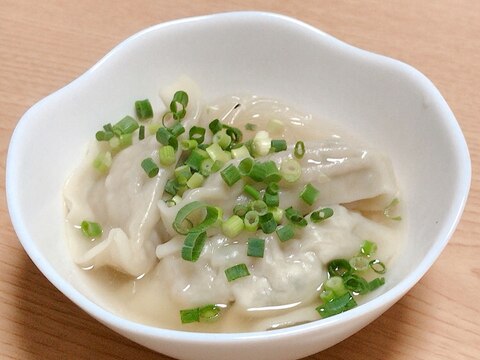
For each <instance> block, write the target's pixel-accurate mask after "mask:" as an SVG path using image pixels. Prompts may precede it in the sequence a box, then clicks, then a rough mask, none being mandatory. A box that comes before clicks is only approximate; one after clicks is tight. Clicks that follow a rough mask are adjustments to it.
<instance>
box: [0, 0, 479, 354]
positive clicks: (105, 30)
mask: <svg viewBox="0 0 480 360" xmlns="http://www.w3.org/2000/svg"><path fill="white" fill-rule="evenodd" d="M247 9H255V10H266V11H274V12H279V13H283V14H286V15H290V16H293V17H297V18H299V19H300V20H303V21H305V22H307V23H310V24H312V25H314V26H316V27H318V28H320V29H322V30H324V31H326V32H327V33H330V34H332V35H333V36H335V37H337V38H339V39H341V40H344V41H346V42H348V43H351V44H353V45H355V46H358V47H361V48H364V49H367V50H371V51H373V52H376V53H381V54H385V55H387V56H391V57H394V58H397V59H400V60H402V61H404V62H406V63H408V64H411V65H413V66H414V67H416V68H417V69H419V70H420V71H422V72H423V73H424V74H425V75H427V76H428V77H429V78H430V79H431V80H432V81H433V82H434V83H435V84H436V86H437V87H438V88H439V89H440V91H441V93H442V94H443V96H444V97H445V99H446V100H447V102H448V103H449V105H450V107H451V108H452V110H453V112H454V113H455V115H456V117H457V119H458V121H459V123H460V125H461V127H462V129H463V131H464V133H465V136H466V138H467V142H468V145H469V148H470V151H471V158H472V165H473V180H472V188H471V193H470V198H469V201H468V203H467V206H466V209H465V213H464V216H463V219H462V221H461V222H460V224H459V226H458V229H457V231H456V232H455V234H454V236H453V238H452V239H451V241H450V243H449V245H448V246H447V248H446V249H445V251H444V252H443V253H442V255H441V256H440V258H439V259H438V261H437V262H436V263H435V265H434V266H433V267H432V268H431V270H430V271H429V272H428V273H427V274H426V276H425V277H424V278H423V279H422V280H421V281H420V283H419V284H418V285H417V286H415V287H414V288H413V289H412V290H411V291H410V292H409V293H408V295H406V296H405V297H404V298H403V299H402V300H401V301H400V302H398V303H397V304H396V305H395V306H393V307H392V308H391V309H390V310H389V311H387V312H386V313H385V314H384V315H383V316H381V317H380V318H379V319H378V320H376V321H375V322H373V323H372V324H371V325H369V326H367V327H366V328H365V329H363V330H361V331H360V332H358V333H357V334H356V335H354V336H352V337H351V338H349V339H347V340H345V341H343V342H342V343H340V344H338V345H336V346H334V347H332V348H330V349H328V350H326V351H324V352H322V353H319V354H316V355H313V356H311V357H309V358H308V359H369V360H371V359H453V358H455V359H480V322H479V318H480V312H479V310H478V305H477V302H478V299H479V298H480V262H479V260H478V259H479V257H480V256H479V255H480V242H479V239H480V236H479V235H480V220H479V219H480V217H479V215H480V182H479V173H478V171H479V170H478V169H479V162H480V159H479V156H480V148H479V141H478V138H479V135H480V121H479V114H480V100H479V99H480V97H479V96H478V93H479V91H480V1H476V0H458V1H454V0H435V1H418V0H404V1H380V0H379V1H371V0H370V1H333V0H332V1H311V0H304V1H301V2H295V1H282V2H281V1H254V0H244V1H205V0H202V1H191V0H190V1H185V0H177V1H175V2H172V1H163V0H162V1H156V0H152V1H128V2H126V1H120V0H117V1H113V0H112V1H96V0H86V1H67V0H65V1H52V0H50V1H42V2H39V1H33V0H28V1H15V0H12V1H11V0H0V155H1V158H2V162H1V167H0V175H1V176H0V179H1V180H0V186H1V188H2V191H1V192H0V198H1V208H0V239H1V240H0V274H1V282H0V358H2V359H39V358H43V359H48V360H50V359H129V360H130V359H140V358H141V359H167V357H166V356H163V355H159V354H155V353H153V352H151V351H149V350H147V349H145V348H143V347H141V346H139V345H136V344H134V343H132V342H130V341H128V340H126V339H124V338H122V337H121V336H119V335H117V334H116V333H114V332H112V331H111V330H109V329H107V328H106V327H104V326H103V325H101V324H99V323H98V322H97V321H95V320H93V319H92V318H91V317H89V316H88V315H86V314H85V313H84V312H82V311H81V310H79V309H78V308H77V307H76V306H75V305H73V304H72V303H71V302H70V301H69V300H68V299H67V298H65V297H64V296H63V295H62V294H61V293H60V292H59V291H58V290H56V289H55V288H54V287H53V286H52V285H51V284H50V283H49V282H48V281H47V280H46V279H45V277H43V275H42V274H41V273H40V272H39V271H38V270H37V268H36V267H35V266H34V265H33V263H32V262H31V261H30V259H29V258H28V256H27V255H26V254H25V252H24V251H23V249H22V248H21V246H20V243H19V242H18V239H17V237H16V234H15V233H14V231H13V229H12V226H11V223H10V218H9V215H8V211H7V206H6V201H5V191H4V189H5V181H4V179H5V157H6V152H7V147H8V142H9V139H10V136H11V133H12V131H13V128H14V127H15V125H16V123H17V121H18V119H19V118H20V117H21V115H22V114H23V113H24V112H25V111H26V110H27V109H28V108H29V107H30V106H31V105H33V104H34V103H35V102H36V101H38V100H40V99H41V98H43V97H44V96H46V95H48V94H49V93H51V92H53V91H55V90H57V89H58V88H60V87H62V86H64V85H65V84H67V83H69V82H70V81H72V80H73V79H75V78H76V77H77V76H79V75H81V74H82V73H83V72H84V71H86V70H87V69H88V68H89V67H90V66H92V65H93V64H94V63H95V62H96V61H98V60H99V59H100V58H101V57H102V56H103V55H104V54H105V53H107V52H108V51H109V50H110V49H111V48H112V47H114V46H115V45H116V44H117V43H119V42H120V41H122V40H123V39H125V38H126V37H128V36H129V35H131V34H133V33H135V32H137V31H139V30H141V29H143V28H145V27H148V26H150V25H154V24H157V23H160V22H163V21H167V20H171V19H176V18H181V17H186V16H194V15H201V14H209V13H214V12H221V11H231V10H247ZM25 166H28V164H25Z"/></svg>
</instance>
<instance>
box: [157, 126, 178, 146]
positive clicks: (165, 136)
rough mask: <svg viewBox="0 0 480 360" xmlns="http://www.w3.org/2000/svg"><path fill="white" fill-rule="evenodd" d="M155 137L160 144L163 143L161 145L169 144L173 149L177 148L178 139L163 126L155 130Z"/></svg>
mask: <svg viewBox="0 0 480 360" xmlns="http://www.w3.org/2000/svg"><path fill="white" fill-rule="evenodd" d="M155 136H156V138H157V141H158V142H159V143H160V144H163V145H170V146H171V147H173V148H174V149H175V150H177V149H178V140H177V138H176V137H175V136H173V135H172V133H171V132H170V131H168V129H167V128H164V127H161V128H159V129H158V130H157V133H156V135H155Z"/></svg>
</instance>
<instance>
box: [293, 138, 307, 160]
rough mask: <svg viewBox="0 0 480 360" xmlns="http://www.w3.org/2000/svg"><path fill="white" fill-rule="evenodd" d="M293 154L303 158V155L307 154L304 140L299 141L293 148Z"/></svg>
mask: <svg viewBox="0 0 480 360" xmlns="http://www.w3.org/2000/svg"><path fill="white" fill-rule="evenodd" d="M293 155H294V156H295V157H296V158H297V159H301V158H303V155H305V144H304V142H303V141H297V143H296V144H295V147H294V148H293Z"/></svg>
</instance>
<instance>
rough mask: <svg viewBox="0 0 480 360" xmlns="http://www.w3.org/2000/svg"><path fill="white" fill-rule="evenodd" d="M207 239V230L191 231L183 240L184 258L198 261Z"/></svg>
mask: <svg viewBox="0 0 480 360" xmlns="http://www.w3.org/2000/svg"><path fill="white" fill-rule="evenodd" d="M206 239H207V233H206V232H205V231H190V232H189V233H188V234H187V236H186V237H185V240H184V241H183V247H182V259H183V260H187V261H192V262H195V261H197V260H198V258H199V257H200V254H201V253H202V249H203V246H204V245H205V240H206Z"/></svg>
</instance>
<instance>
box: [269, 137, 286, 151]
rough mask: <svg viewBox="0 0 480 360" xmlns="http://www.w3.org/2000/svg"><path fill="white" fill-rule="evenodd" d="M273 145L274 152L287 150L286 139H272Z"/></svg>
mask: <svg viewBox="0 0 480 360" xmlns="http://www.w3.org/2000/svg"><path fill="white" fill-rule="evenodd" d="M271 147H272V149H273V151H274V152H280V151H284V150H287V141H286V140H285V139H279V140H272V142H271Z"/></svg>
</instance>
